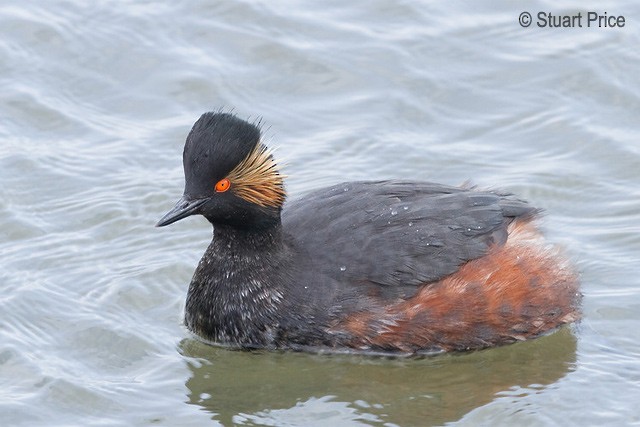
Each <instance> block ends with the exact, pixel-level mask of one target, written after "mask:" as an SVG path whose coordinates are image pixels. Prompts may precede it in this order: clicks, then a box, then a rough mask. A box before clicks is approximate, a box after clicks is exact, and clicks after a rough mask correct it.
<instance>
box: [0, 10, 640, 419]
mask: <svg viewBox="0 0 640 427" xmlns="http://www.w3.org/2000/svg"><path fill="white" fill-rule="evenodd" d="M523 10H528V11H529V12H531V13H532V14H533V15H534V19H535V14H536V13H537V12H538V11H549V12H553V13H555V14H558V15H560V14H566V15H572V14H575V13H578V12H582V13H583V14H585V13H586V12H587V11H590V10H594V11H597V12H600V13H604V12H607V13H608V14H610V15H624V16H625V18H626V26H625V27H624V28H586V27H585V28H573V29H572V28H566V29H562V28H555V29H552V28H538V27H536V26H535V24H534V25H532V26H531V27H529V28H522V27H521V26H520V25H519V24H518V16H519V14H520V13H521V12H522V11H523ZM639 28H640V6H638V5H637V2H631V1H610V2H606V3H605V2H600V3H595V2H594V3H592V4H591V5H585V3H584V2H578V1H570V2H567V1H565V2H550V1H536V2H526V6H525V3H524V2H509V1H497V2H493V1H492V2H489V1H477V2H439V3H435V2H426V1H415V2H409V1H400V2H393V1H388V0H374V1H354V2H338V1H328V2H312V1H295V2H294V1H281V2H267V1H258V0H245V1H227V2H222V1H220V2H207V1H187V0H185V1H180V2H164V3H153V2H138V1H120V2H117V1H99V2H82V1H79V0H68V1H61V0H52V1H47V2H44V1H31V0H25V1H21V2H17V1H0V93H1V95H0V184H1V185H0V278H1V282H0V286H1V292H0V420H1V421H0V424H2V425H3V426H90V425H103V426H132V425H135V426H150V425H154V426H178V425H179V426H220V425H224V426H231V425H240V426H251V425H256V426H258V425H259V426H325V425H332V426H335V427H338V426H364V425H366V426H426V425H442V424H449V425H460V426H466V425H469V426H476V425H531V426H539V425H548V426H553V425H576V426H585V425H608V426H613V425H640V404H639V402H640V323H639V321H640V268H639V266H638V261H639V258H640V257H639V255H640V233H639V232H640V225H639V224H640V189H639V186H638V184H639V183H640V182H639V178H640V142H639V141H638V139H639V136H638V131H639V128H640V126H639V122H640V119H639V118H640V84H639V79H640V77H639V75H640V74H639V72H640V49H639V46H640V40H639V35H640V30H639ZM220 108H223V109H225V110H231V109H233V111H235V112H236V113H237V114H238V115H239V116H241V117H243V118H251V119H256V118H262V121H263V123H264V124H265V126H264V129H265V138H266V140H267V142H268V143H269V144H270V145H274V146H276V147H278V149H277V152H276V156H277V157H278V159H281V160H284V161H285V163H286V165H285V167H284V172H285V173H286V174H287V175H288V176H289V178H288V180H287V189H288V191H289V195H290V197H292V198H295V197H296V196H298V195H301V194H304V193H305V192H306V191H308V190H311V189H313V188H315V187H318V186H321V185H328V184H332V183H336V182H339V181H344V180H354V179H382V178H393V177H395V178H407V179H416V180H418V179H419V180H431V181H438V182H443V183H448V184H458V183H462V182H464V181H466V180H468V179H471V180H472V181H473V182H474V183H476V184H478V185H479V186H483V187H500V188H504V189H507V190H509V191H512V192H515V193H517V194H519V195H521V196H522V197H524V198H526V199H528V200H530V201H531V202H532V203H534V204H535V205H537V206H539V207H542V208H544V209H545V210H546V212H547V215H546V218H545V220H544V223H543V224H544V228H545V230H546V232H547V235H548V236H549V239H550V240H551V241H553V242H556V243H558V244H560V245H562V246H564V247H565V248H566V251H567V253H568V254H569V256H570V257H571V258H572V259H574V260H575V262H576V265H577V266H578V268H579V270H580V272H581V280H582V290H583V293H584V320H583V321H582V322H581V323H580V324H579V325H577V326H575V327H572V328H564V329H562V330H560V331H559V332H558V333H555V334H553V335H550V336H547V337H543V338H541V339H538V340H534V341H529V342H526V343H520V344H516V345H511V346H506V347H502V348H497V349H490V350H485V351H480V352H474V353H470V354H462V355H444V356H437V357H430V358H423V359H408V360H405V359H400V360H398V359H385V358H372V357H364V356H321V355H308V354H291V353H277V352H254V353H246V352H237V351H229V350H225V349H220V348H216V347H211V346H207V345H205V344H202V343H200V342H198V341H197V340H195V339H194V338H193V337H192V336H191V335H190V334H189V333H188V332H187V331H186V330H185V328H184V327H183V325H182V323H181V321H182V314H183V307H184V297H185V294H186V289H187V285H188V282H189V280H190V278H191V274H192V272H193V270H194V268H195V266H196V263H197V261H198V260H199V257H200V256H201V254H202V252H203V251H204V249H205V247H206V246H207V244H208V243H209V241H210V238H211V229H210V227H209V225H208V224H207V223H206V221H205V220H204V219H202V218H192V219H188V220H185V221H182V222H180V223H178V224H175V225H173V226H171V227H168V228H164V229H156V228H154V224H155V222H156V221H157V220H158V219H159V218H160V216H161V215H162V214H163V213H164V212H165V211H166V210H167V209H169V208H170V207H171V206H172V205H173V203H174V202H175V201H176V200H177V198H178V197H179V196H180V195H181V192H182V186H183V177H182V170H181V152H182V145H183V142H184V138H185V136H186V134H187V132H188V131H189V129H190V126H191V125H192V123H193V122H194V121H195V120H196V119H197V118H198V116H199V115H200V114H201V113H202V112H204V111H207V110H217V109H220Z"/></svg>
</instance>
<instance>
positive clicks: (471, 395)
mask: <svg viewBox="0 0 640 427" xmlns="http://www.w3.org/2000/svg"><path fill="white" fill-rule="evenodd" d="M180 350H181V351H182V352H183V354H184V355H185V356H187V357H190V360H189V367H190V370H191V378H189V379H188V380H187V382H186V386H187V388H188V389H189V391H190V394H189V396H188V402H189V403H191V404H196V405H199V406H201V407H202V408H203V409H205V410H206V411H208V412H210V413H211V414H212V418H213V419H215V420H217V421H219V422H221V423H222V424H224V425H232V424H241V425H263V424H267V425H281V424H293V425H300V424H303V425H328V424H333V425H353V424H359V423H362V424H366V425H383V424H384V423H393V424H398V425H422V426H424V425H434V424H443V423H446V422H451V421H455V420H458V419H460V418H461V417H462V416H464V415H465V414H466V413H468V412H469V411H471V410H473V409H475V408H478V407H480V406H483V405H486V404H487V403H489V402H491V401H493V400H494V399H496V398H497V397H499V396H500V395H504V394H505V392H506V394H507V395H511V396H513V395H516V396H526V395H527V394H530V393H537V392H539V391H540V390H541V389H544V388H545V387H547V386H548V385H550V384H553V383H555V382H556V381H558V380H559V379H560V378H562V377H564V376H565V375H566V374H567V373H568V372H570V371H571V370H573V368H574V366H575V362H576V338H575V336H574V335H573V333H572V332H571V330H570V329H569V328H564V329H561V330H560V331H558V332H556V333H555V334H552V335H549V336H546V337H542V338H539V339H537V340H532V341H528V342H524V343H519V344H515V345H510V346H505V347H501V348H496V349H490V350H484V351H479V352H474V353H470V354H457V355H442V356H435V357H426V358H423V359H389V358H380V357H365V356H353V355H351V356H347V355H339V356H335V355H334V356H326V355H324V356H323V355H309V354H298V353H276V352H241V351H230V350H225V349H221V348H216V347H211V346H208V345H206V344H203V343H200V342H198V341H195V340H192V339H186V340H184V341H183V342H182V343H181V345H180ZM303 417H304V418H303ZM314 417H315V418H316V419H313V418H314Z"/></svg>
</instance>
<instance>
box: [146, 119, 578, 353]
mask: <svg viewBox="0 0 640 427" xmlns="http://www.w3.org/2000/svg"><path fill="white" fill-rule="evenodd" d="M183 163H184V173H185V182H186V183H185V190H184V195H183V196H182V198H181V199H180V200H179V201H178V203H177V204H176V206H175V207H174V208H173V209H172V210H171V211H169V212H168V213H167V214H166V215H165V216H164V217H163V218H162V219H161V220H160V221H159V222H158V224H157V225H158V226H164V225H168V224H171V223H173V222H175V221H177V220H179V219H182V218H185V217H187V216H189V215H194V214H200V215H203V216H204V217H205V218H207V219H208V220H209V222H211V224H213V241H212V242H211V244H210V245H209V247H208V248H207V250H206V252H205V254H204V255H203V257H202V259H201V260H200V263H199V264H198V267H197V269H196V271H195V274H194V276H193V279H192V280H191V284H190V286H189V292H188V295H187V303H186V308H185V323H186V325H187V327H188V328H189V329H190V330H191V331H193V332H194V333H195V334H197V335H199V336H201V337H202V338H204V339H206V340H209V341H213V342H215V343H219V344H225V345H230V346H233V347H239V348H269V349H276V348H280V349H294V350H308V351H336V352H338V351H364V352H372V353H386V352H389V353H422V352H438V351H460V350H470V349H479V348H484V347H490V346H495V345H500V344H505V343H510V342H514V341H519V340H524V339H526V338H531V337H536V336H539V335H541V334H544V333H545V332H549V331H551V330H553V329H554V328H557V327H559V326H560V325H562V324H565V323H569V322H573V321H575V320H577V319H578V318H579V316H580V314H579V301H580V293H579V291H578V280H577V277H576V274H575V272H574V270H573V269H572V267H571V265H570V264H569V263H568V262H567V260H565V259H564V258H563V257H562V256H561V255H560V254H559V252H558V250H557V249H555V248H553V247H552V246H550V245H549V244H548V243H546V242H545V241H544V239H543V237H542V235H541V234H540V233H539V232H538V230H537V229H536V227H535V226H534V225H533V223H532V220H533V219H534V218H535V217H536V216H537V214H538V210H537V209H535V208H533V207H531V206H530V205H529V204H528V203H527V202H525V201H523V200H520V199H518V198H516V197H514V196H513V195H511V194H509V193H505V192H501V191H479V190H476V189H474V188H467V187H462V188H458V187H450V186H447V185H441V184H434V183H430V182H410V181H376V182H369V181H359V182H346V183H342V184H338V185H334V186H332V187H327V188H322V189H320V190H317V191H313V192H311V193H309V194H307V195H306V196H304V197H301V198H299V199H297V200H295V201H291V202H287V203H286V204H285V196H286V193H285V190H284V187H283V176H282V175H281V174H280V173H279V171H278V168H277V165H276V163H275V160H274V158H273V156H272V154H271V152H270V151H269V149H268V148H267V147H265V145H263V143H262V142H261V140H260V129H259V128H258V127H257V126H255V125H253V124H250V123H247V122H246V121H243V120H241V119H239V118H237V117H236V116H234V115H232V114H228V113H205V114H203V115H202V116H201V117H200V119H198V121H197V122H196V123H195V124H194V126H193V128H192V129H191V132H190V133H189V135H188V137H187V141H186V144H185V147H184V153H183Z"/></svg>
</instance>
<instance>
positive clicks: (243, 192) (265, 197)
mask: <svg viewBox="0 0 640 427" xmlns="http://www.w3.org/2000/svg"><path fill="white" fill-rule="evenodd" d="M283 178H284V177H283V176H282V175H281V174H280V172H278V169H277V165H276V162H275V159H274V158H273V154H272V150H270V149H269V148H267V147H266V146H265V145H264V144H262V143H258V144H257V145H256V147H255V148H254V149H253V150H252V151H251V152H250V153H249V155H248V156H247V157H246V158H245V159H244V160H243V161H241V162H240V163H239V164H238V166H236V167H235V168H233V170H232V171H231V172H229V174H228V175H227V179H228V180H229V181H231V183H232V186H233V192H234V193H235V194H237V195H238V196H239V197H242V198H243V199H245V200H246V201H248V202H250V203H255V204H256V205H259V206H263V207H268V206H270V207H274V208H275V207H279V206H282V204H283V203H284V199H285V197H286V192H285V191H284V185H283Z"/></svg>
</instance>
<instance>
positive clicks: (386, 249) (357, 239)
mask: <svg viewBox="0 0 640 427" xmlns="http://www.w3.org/2000/svg"><path fill="white" fill-rule="evenodd" d="M535 212H536V209H535V208H532V207H531V206H530V205H528V204H527V203H526V202H524V201H522V200H519V199H517V198H515V197H513V196H511V195H509V194H506V193H497V192H489V191H475V190H473V189H466V188H458V187H450V186H445V185H440V184H433V183H427V182H401V181H380V182H349V183H344V184H339V185H335V186H332V187H328V188H326V189H322V190H319V191H316V192H313V193H310V194H308V195H306V196H305V197H303V198H301V199H298V200H296V201H294V202H292V203H289V204H287V205H285V209H284V211H283V225H284V227H285V230H287V231H288V232H289V233H290V235H291V236H293V239H294V240H295V241H296V244H297V245H299V246H300V248H301V249H302V250H304V251H306V252H307V253H308V254H309V255H310V256H311V257H313V259H314V260H315V262H314V264H315V265H316V266H318V268H319V270H320V271H322V273H324V274H327V275H329V276H331V277H334V278H336V279H337V280H340V281H347V282H351V283H360V282H365V283H370V284H371V283H372V284H379V285H388V286H402V287H406V286H411V287H416V286H418V285H420V284H424V283H428V282H433V281H436V280H438V279H441V278H443V277H444V276H447V275H449V274H451V273H454V272H455V271H456V270H457V269H458V268H459V267H460V265H461V264H463V263H464V262H466V261H469V260H472V259H475V258H478V257H480V256H482V255H484V254H485V253H486V252H487V250H488V248H489V246H490V245H492V244H503V243H504V242H505V241H506V238H507V225H508V223H509V222H510V221H511V220H512V219H513V218H514V217H520V216H530V215H533V214H534V213H535Z"/></svg>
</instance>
